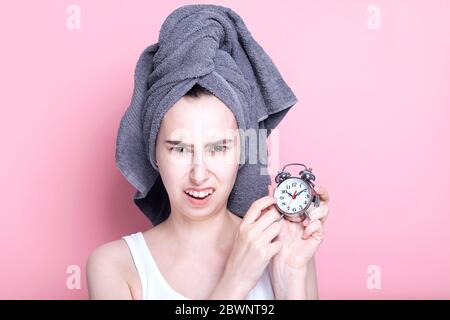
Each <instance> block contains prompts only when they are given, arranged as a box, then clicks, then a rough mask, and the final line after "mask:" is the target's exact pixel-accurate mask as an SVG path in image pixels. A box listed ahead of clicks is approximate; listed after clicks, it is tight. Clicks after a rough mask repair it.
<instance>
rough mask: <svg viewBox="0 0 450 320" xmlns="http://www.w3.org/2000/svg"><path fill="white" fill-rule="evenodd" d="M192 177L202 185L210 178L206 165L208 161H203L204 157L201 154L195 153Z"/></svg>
mask: <svg viewBox="0 0 450 320" xmlns="http://www.w3.org/2000/svg"><path fill="white" fill-rule="evenodd" d="M191 178H192V180H193V181H194V182H195V183H196V184H198V185H201V184H202V183H203V182H205V181H206V180H208V168H207V166H206V163H205V162H204V161H203V157H202V155H201V154H200V155H198V154H197V155H194V161H193V164H192V170H191Z"/></svg>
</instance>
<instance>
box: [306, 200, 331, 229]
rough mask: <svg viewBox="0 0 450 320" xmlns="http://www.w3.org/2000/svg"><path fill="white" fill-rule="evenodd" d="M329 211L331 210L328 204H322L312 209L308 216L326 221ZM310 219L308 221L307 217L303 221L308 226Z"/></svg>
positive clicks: (311, 218)
mask: <svg viewBox="0 0 450 320" xmlns="http://www.w3.org/2000/svg"><path fill="white" fill-rule="evenodd" d="M328 212H329V209H328V205H326V204H321V205H320V206H318V207H317V208H315V209H314V210H312V211H311V212H310V213H309V214H308V216H309V218H310V221H313V220H320V222H322V223H324V222H325V220H326V219H327V217H328ZM310 221H308V219H305V220H304V221H303V225H304V226H306V225H307V224H309V222H310Z"/></svg>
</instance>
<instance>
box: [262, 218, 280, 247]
mask: <svg viewBox="0 0 450 320" xmlns="http://www.w3.org/2000/svg"><path fill="white" fill-rule="evenodd" d="M280 231H281V224H280V223H279V222H278V221H275V222H273V223H272V224H271V225H270V226H269V227H268V228H267V229H265V230H264V232H263V234H262V235H261V241H262V242H263V243H268V242H271V241H272V240H273V239H274V238H275V237H276V236H278V235H279V234H280Z"/></svg>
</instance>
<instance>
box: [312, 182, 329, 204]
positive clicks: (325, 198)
mask: <svg viewBox="0 0 450 320" xmlns="http://www.w3.org/2000/svg"><path fill="white" fill-rule="evenodd" d="M314 190H315V191H316V192H317V194H318V195H319V198H320V201H322V202H325V204H328V202H329V201H330V195H329V194H328V191H327V189H325V187H322V186H318V185H316V186H314Z"/></svg>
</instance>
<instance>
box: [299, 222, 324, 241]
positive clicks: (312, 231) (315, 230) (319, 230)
mask: <svg viewBox="0 0 450 320" xmlns="http://www.w3.org/2000/svg"><path fill="white" fill-rule="evenodd" d="M311 235H312V236H313V237H315V238H316V239H317V240H319V239H321V238H322V236H323V225H322V223H321V222H320V220H313V221H311V223H310V224H308V226H307V227H306V228H305V230H304V231H303V235H302V238H303V239H304V240H306V239H308V238H309V237H310V236H311Z"/></svg>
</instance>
